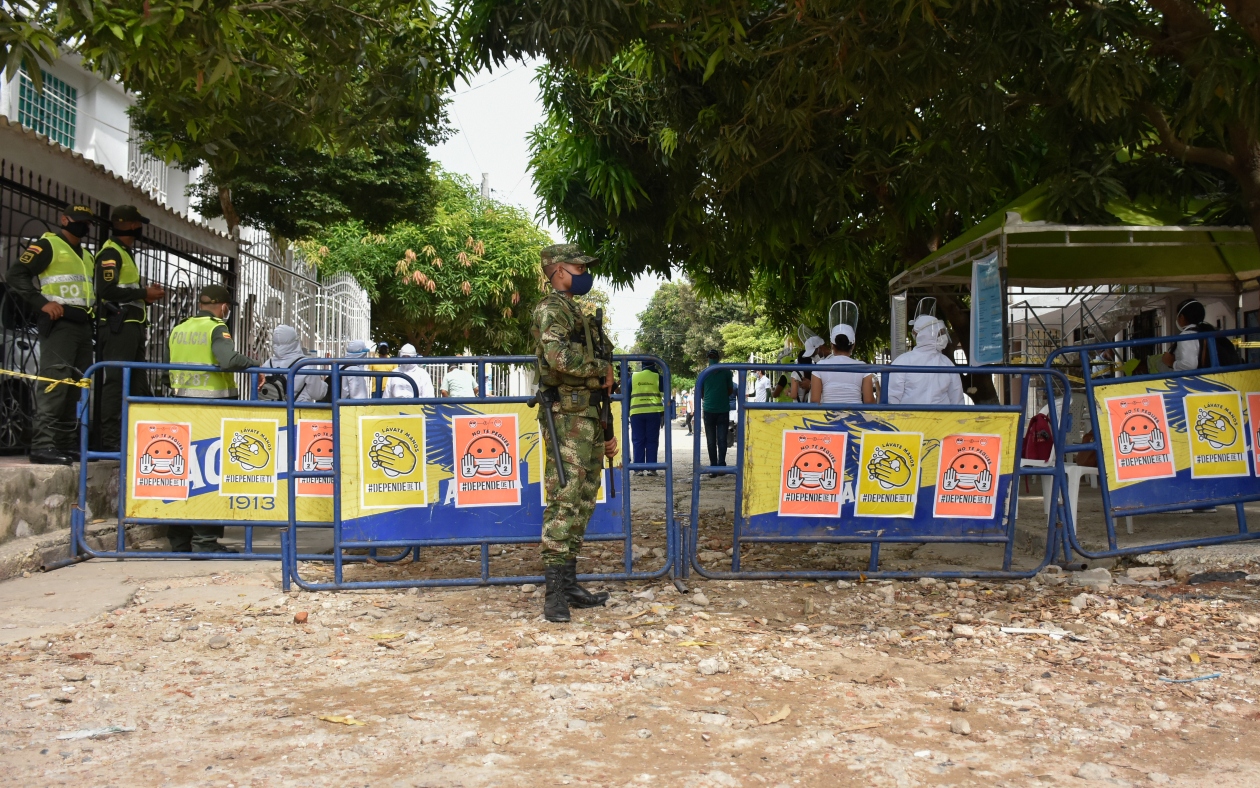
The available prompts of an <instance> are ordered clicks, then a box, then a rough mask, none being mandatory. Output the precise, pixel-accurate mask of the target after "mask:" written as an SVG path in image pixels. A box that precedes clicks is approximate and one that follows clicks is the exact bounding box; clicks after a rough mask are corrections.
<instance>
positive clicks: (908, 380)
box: [888, 315, 966, 405]
mask: <svg viewBox="0 0 1260 788" xmlns="http://www.w3.org/2000/svg"><path fill="white" fill-rule="evenodd" d="M947 347H949V334H948V333H946V331H945V324H944V323H942V322H941V321H940V320H939V319H938V318H935V317H933V316H932V315H919V316H918V317H917V318H915V320H914V350H910V351H907V352H905V353H902V354H901V355H900V356H897V358H895V359H893V362H892V363H893V366H898V367H952V366H954V362H953V361H952V360H951V359H950V358H949V357H948V356H946V355H945V354H944V353H942V352H941V351H942V350H944V349H945V348H947ZM888 402H889V404H891V405H964V404H966V400H965V399H963V387H962V378H961V377H960V376H959V375H936V374H933V373H930V372H894V373H892V374H890V375H889V376H888Z"/></svg>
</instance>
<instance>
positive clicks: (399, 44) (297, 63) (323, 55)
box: [0, 0, 458, 227]
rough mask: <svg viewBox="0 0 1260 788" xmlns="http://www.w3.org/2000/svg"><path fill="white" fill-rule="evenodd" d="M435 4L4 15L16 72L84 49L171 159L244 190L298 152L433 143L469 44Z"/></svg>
mask: <svg viewBox="0 0 1260 788" xmlns="http://www.w3.org/2000/svg"><path fill="white" fill-rule="evenodd" d="M446 29H447V28H446V25H444V24H443V23H442V20H441V19H440V18H439V16H438V14H437V13H436V12H435V11H434V10H433V8H432V6H431V5H430V4H429V2H428V0H410V1H409V2H398V1H397V0H303V2H272V1H263V0H259V1H257V2H240V3H238V2H218V1H214V0H162V2H150V0H76V1H75V2H44V1H43V0H15V2H13V3H6V4H5V12H4V14H3V15H0V43H3V45H4V47H5V50H4V54H5V62H6V68H7V69H8V72H9V73H10V75H12V71H13V70H14V69H16V68H17V67H18V66H19V65H22V64H24V65H26V67H27V68H28V70H30V71H31V72H32V74H33V75H34V74H37V73H38V69H37V68H36V66H37V65H38V62H39V61H41V60H48V59H50V58H51V57H52V56H55V55H56V54H57V50H56V49H52V48H50V41H52V42H55V43H56V44H59V45H61V46H65V47H67V48H71V49H73V50H74V51H76V52H77V53H78V54H79V55H80V56H81V57H82V58H83V63H84V64H85V65H86V66H87V67H88V68H91V69H95V70H96V71H98V72H100V73H101V74H102V75H104V76H106V77H116V78H118V79H119V81H121V82H122V84H123V85H124V86H125V87H126V88H127V89H128V90H130V91H132V92H133V93H135V94H136V95H137V96H138V102H137V104H136V106H135V108H134V109H133V111H132V122H133V125H134V127H135V128H137V129H138V130H139V131H140V132H141V133H142V134H143V136H144V137H145V139H146V147H147V148H148V149H149V150H150V151H151V152H152V153H154V154H155V155H157V156H159V157H160V158H162V159H164V160H165V161H168V162H176V163H178V164H180V165H182V166H184V167H188V168H191V167H193V166H196V165H199V164H207V165H209V168H210V181H211V182H212V183H213V184H215V185H216V186H217V187H218V188H219V196H220V202H221V211H222V214H223V216H224V217H225V218H226V220H227V222H228V224H229V226H232V227H235V226H236V225H238V224H239V220H240V217H239V216H238V214H237V211H236V209H235V207H234V205H233V201H232V192H231V185H232V181H233V175H234V171H235V170H236V169H237V168H238V167H242V166H243V167H245V168H247V169H249V168H253V169H254V170H255V171H257V170H259V169H261V168H265V167H266V166H267V165H268V164H270V163H271V160H272V156H273V154H274V152H275V150H276V148H277V146H279V147H280V148H281V149H284V150H292V151H299V152H302V154H303V155H304V154H305V152H308V151H313V152H319V153H322V154H326V155H331V154H333V153H340V152H344V151H347V150H355V149H357V150H371V149H372V148H379V147H380V146H383V145H387V144H399V145H410V144H415V143H418V142H432V141H434V140H436V139H437V138H438V136H439V134H440V129H441V124H442V101H441V93H442V91H443V90H444V89H445V88H447V87H449V86H451V84H452V83H453V78H454V74H455V73H456V66H455V65H454V63H453V60H452V58H454V57H456V56H457V55H458V52H457V48H456V47H455V46H454V45H453V44H452V43H451V42H450V41H449V40H447V38H446Z"/></svg>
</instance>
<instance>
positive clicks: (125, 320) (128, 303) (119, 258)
mask: <svg viewBox="0 0 1260 788" xmlns="http://www.w3.org/2000/svg"><path fill="white" fill-rule="evenodd" d="M109 218H110V224H111V229H112V231H113V237H112V238H110V239H109V240H108V241H106V242H105V243H104V244H102V245H101V250H100V251H99V252H98V253H97V255H96V296H97V299H98V302H99V310H98V311H99V314H98V315H97V317H98V318H99V319H100V321H101V322H100V326H99V328H98V330H97V334H96V340H97V357H98V358H99V359H100V360H101V361H145V360H146V359H145V345H146V341H147V334H148V327H149V310H148V305H149V304H152V303H153V302H154V301H157V300H158V299H160V298H163V297H164V296H165V295H166V291H165V290H164V289H163V288H162V286H161V285H157V284H149V285H143V284H142V283H141V280H140V269H139V267H137V266H136V262H135V259H134V258H133V257H132V255H133V254H134V252H135V246H136V241H138V240H140V237H141V236H142V235H143V233H144V226H145V225H146V224H148V223H149V220H148V219H147V218H145V217H144V216H143V215H141V213H140V211H139V210H137V209H136V207H135V206H134V205H119V206H117V207H116V208H114V210H113V211H112V212H111V213H110V217H109ZM122 388H123V371H122V370H121V369H119V368H113V369H107V370H106V371H105V374H104V382H103V383H102V385H101V388H100V404H99V408H100V411H99V412H100V419H101V420H100V449H101V451H118V446H119V438H120V436H121V430H122V424H121V423H120V421H121V418H122V397H123V390H122ZM131 395H132V396H136V397H151V396H153V393H152V390H151V389H150V388H149V376H148V375H147V374H146V373H145V372H144V370H132V372H131Z"/></svg>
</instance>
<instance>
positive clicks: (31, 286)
mask: <svg viewBox="0 0 1260 788" xmlns="http://www.w3.org/2000/svg"><path fill="white" fill-rule="evenodd" d="M61 239H62V240H63V241H66V236H65V235H62V236H61ZM66 244H67V245H68V246H69V247H70V248H71V249H72V250H73V251H74V253H75V254H77V255H79V256H80V257H82V256H83V247H82V246H81V245H80V244H72V243H70V242H69V241H66ZM52 261H53V246H52V241H50V240H48V239H47V238H40V239H39V240H37V241H35V242H33V243H31V244H30V245H29V246H27V247H26V249H25V250H24V251H23V252H22V254H21V256H19V257H18V262H19V263H21V265H15V266H12V267H10V268H9V272H8V274H7V275H6V277H5V279H6V281H7V282H8V285H9V287H11V288H13V290H15V291H16V292H17V294H18V295H20V296H21V297H22V300H24V301H26V303H27V304H28V305H29V306H30V307H31V309H35V310H38V309H41V308H43V306H44V304H47V303H48V299H47V298H45V297H44V294H43V293H41V292H40V291H39V275H40V274H42V273H44V271H46V270H48V266H50V265H52ZM62 309H63V310H64V313H63V315H62V318H63V319H67V318H68V319H69V320H70V321H71V322H72V323H86V322H88V313H87V310H86V309H84V308H82V307H78V306H72V305H70V304H63V305H62Z"/></svg>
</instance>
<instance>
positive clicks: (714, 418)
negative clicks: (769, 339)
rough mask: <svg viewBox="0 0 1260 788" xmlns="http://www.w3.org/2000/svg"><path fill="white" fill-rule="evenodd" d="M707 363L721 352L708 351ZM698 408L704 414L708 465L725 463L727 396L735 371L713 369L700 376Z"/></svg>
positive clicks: (731, 389) (733, 393)
mask: <svg viewBox="0 0 1260 788" xmlns="http://www.w3.org/2000/svg"><path fill="white" fill-rule="evenodd" d="M708 358H709V366H713V365H714V364H716V363H718V359H719V358H721V354H720V353H718V351H716V350H710V351H709V354H708ZM701 393H702V394H703V398H702V401H701V405H700V409H701V411H702V412H703V414H704V435H705V439H706V440H707V441H708V445H709V465H712V466H717V465H725V464H726V449H727V438H728V436H729V431H730V424H731V422H730V417H731V397H733V396H734V395H735V373H734V372H731V371H725V372H713V373H710V374H709V376H708V377H706V378H705V379H704V388H703V389H702V392H701Z"/></svg>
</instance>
